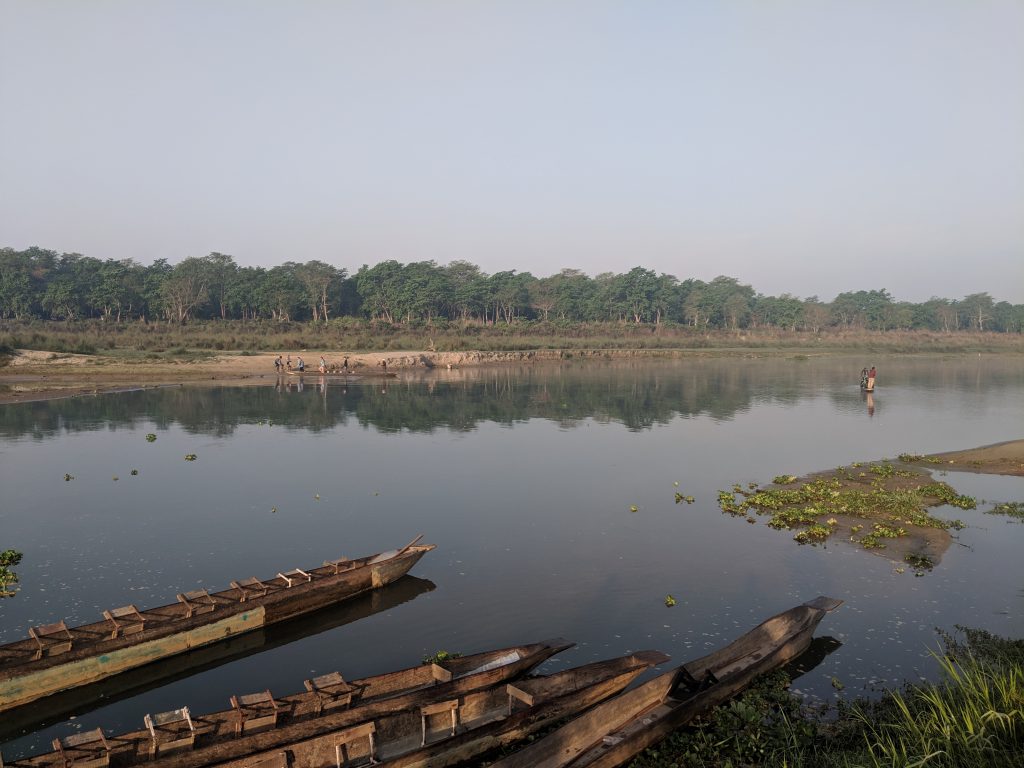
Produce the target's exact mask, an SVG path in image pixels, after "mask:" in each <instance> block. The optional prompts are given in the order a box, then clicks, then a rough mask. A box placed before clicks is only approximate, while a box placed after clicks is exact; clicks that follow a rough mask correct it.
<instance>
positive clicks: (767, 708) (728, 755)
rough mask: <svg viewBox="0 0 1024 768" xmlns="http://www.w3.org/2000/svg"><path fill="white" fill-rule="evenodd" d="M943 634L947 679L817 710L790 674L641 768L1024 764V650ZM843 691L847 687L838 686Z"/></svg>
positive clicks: (974, 636) (706, 721)
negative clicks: (792, 688)
mask: <svg viewBox="0 0 1024 768" xmlns="http://www.w3.org/2000/svg"><path fill="white" fill-rule="evenodd" d="M957 631H958V634H957V635H956V636H954V635H950V634H947V633H943V632H940V633H939V636H940V640H941V645H942V650H941V651H940V652H937V653H936V656H937V658H938V661H939V666H940V671H941V676H942V679H941V680H940V681H939V682H937V683H920V684H909V683H908V684H905V685H904V686H903V688H902V689H901V690H899V691H890V692H887V693H885V695H883V696H882V698H881V699H878V700H871V699H866V698H859V699H856V700H854V701H853V702H851V703H843V702H842V701H840V703H839V704H837V705H832V706H824V707H818V708H815V709H808V708H807V707H805V706H803V705H802V703H801V701H802V700H801V699H800V698H798V697H797V696H795V695H793V694H791V693H790V692H789V691H788V685H789V682H790V679H789V676H788V673H787V672H786V671H785V670H782V671H779V672H775V673H772V674H770V675H767V676H765V677H763V678H761V679H760V680H759V681H758V682H757V683H756V684H755V685H754V686H753V687H751V688H750V689H749V690H747V691H746V692H745V693H744V694H743V695H742V696H740V697H738V698H737V699H735V700H734V701H733V702H731V703H730V704H727V705H725V706H722V707H719V708H718V709H717V710H715V711H714V712H712V713H711V714H710V715H708V716H707V717H705V718H703V719H702V720H700V721H698V722H697V723H695V724H694V725H692V726H689V727H687V728H683V729H681V730H679V731H677V732H676V733H674V734H673V735H672V736H670V737H669V738H668V739H666V740H665V741H664V742H663V743H661V744H660V745H658V746H657V747H655V748H652V749H650V750H648V751H647V752H645V753H644V754H643V755H641V756H640V757H638V758H637V759H636V760H634V761H633V762H632V763H631V764H630V765H631V768H698V767H699V768H727V767H738V766H804V767H807V768H854V767H855V766H857V767H861V766H869V767H870V768H882V767H883V766H907V767H909V766H929V768H983V767H984V768H1004V767H1005V768H1011V766H1019V765H1021V764H1022V763H1024V640H1010V639H1005V638H1001V637H998V636H996V635H993V634H990V633H988V632H986V631H984V630H980V629H970V628H965V627H958V628H957ZM833 683H834V684H835V685H836V687H837V688H838V687H840V686H841V683H839V682H838V681H833Z"/></svg>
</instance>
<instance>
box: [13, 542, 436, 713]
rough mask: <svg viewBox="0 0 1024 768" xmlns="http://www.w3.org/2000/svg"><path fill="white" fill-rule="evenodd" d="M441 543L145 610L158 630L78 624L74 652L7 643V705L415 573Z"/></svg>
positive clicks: (73, 632)
mask: <svg viewBox="0 0 1024 768" xmlns="http://www.w3.org/2000/svg"><path fill="white" fill-rule="evenodd" d="M433 548H434V547H433V545H418V546H410V547H409V548H407V549H405V550H400V551H397V552H394V553H391V554H392V556H391V557H388V558H385V559H382V560H378V561H376V562H374V558H367V559H365V562H363V561H357V562H360V564H359V566H358V567H354V568H353V569H352V570H349V571H342V572H340V573H338V574H334V575H330V574H323V573H317V571H318V570H319V571H323V570H324V569H312V570H311V571H310V573H316V574H317V578H315V579H312V580H310V581H308V582H302V583H297V584H295V585H294V586H291V587H289V588H287V589H285V588H282V589H277V590H275V591H273V592H270V593H268V594H266V595H264V596H262V597H257V598H253V599H251V600H248V601H246V602H241V601H240V600H238V598H237V597H235V596H234V594H235V593H234V592H233V590H228V591H225V592H218V593H214V594H213V595H212V596H211V599H212V600H214V602H215V607H214V609H213V610H212V611H210V612H205V613H196V614H195V615H193V616H191V617H188V616H181V615H179V614H180V612H181V611H183V610H184V608H183V605H181V604H178V605H170V606H163V607H161V608H157V609H152V611H143V614H144V615H146V616H147V618H152V624H153V626H152V628H149V627H147V628H146V629H144V630H143V631H141V632H138V633H136V634H132V635H130V636H119V637H109V634H110V627H109V625H108V624H107V623H105V622H97V623H96V624H91V625H85V626H83V627H73V628H71V629H70V630H69V631H70V633H71V635H72V637H75V636H76V635H78V636H81V638H84V640H83V641H82V642H80V643H79V644H78V645H77V646H76V645H75V643H74V642H73V643H72V647H71V650H69V651H67V652H65V653H61V654H59V655H44V656H42V657H41V658H33V653H34V650H35V649H34V646H33V645H32V643H31V642H30V641H18V642H16V643H11V644H8V645H6V646H3V647H2V648H0V651H2V652H3V653H4V660H5V662H6V663H5V664H4V665H3V667H0V711H4V710H7V709H11V708H13V707H17V706H21V705H23V704H28V703H29V702H32V701H35V700H37V699H41V698H44V697H46V696H49V695H52V694H54V693H58V692H60V691H66V690H69V689H72V688H76V687H78V686H82V685H88V684H90V683H95V682H98V681H100V680H103V679H105V678H108V677H111V676H113V675H117V674H120V673H122V672H126V671H128V670H131V669H136V668H139V667H142V666H144V665H146V664H149V663H151V662H154V661H157V660H159V659H165V658H168V657H172V656H176V655H178V654H182V653H186V652H188V651H190V650H193V649H195V648H202V647H205V646H208V645H211V644H213V643H218V642H222V641H224V640H227V639H229V638H232V637H237V636H239V635H242V634H245V633H247V632H252V631H253V630H256V629H260V628H261V627H265V626H268V625H271V624H275V623H277V622H280V621H286V620H288V619H290V618H293V617H296V616H300V615H302V614H305V613H310V612H312V611H315V610H317V609H319V608H322V607H325V606H328V605H332V604H335V603H338V602H340V601H342V600H346V599H348V598H350V597H355V596H356V595H360V594H362V593H364V592H367V591H369V590H372V589H376V588H379V587H382V586H384V585H385V584H390V583H392V582H394V581H397V580H398V579H400V578H401V577H402V576H404V575H405V574H406V573H408V571H409V569H411V568H412V567H413V566H414V565H415V564H416V563H417V562H418V561H419V559H420V558H421V557H422V556H423V555H424V554H425V553H426V552H428V551H430V550H431V549H433ZM376 557H377V558H380V557H382V556H381V555H378V556H376ZM229 595H231V597H229ZM150 614H151V617H150ZM76 639H78V638H76Z"/></svg>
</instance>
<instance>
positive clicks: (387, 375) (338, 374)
mask: <svg viewBox="0 0 1024 768" xmlns="http://www.w3.org/2000/svg"><path fill="white" fill-rule="evenodd" d="M285 373H287V374H288V375H289V376H329V377H332V378H339V379H347V380H349V381H353V380H355V379H394V378H397V377H398V373H397V372H396V371H360V372H358V373H356V372H354V371H349V372H348V373H345V372H343V371H325V372H323V373H321V372H320V371H319V370H317V369H316V368H307V369H306V370H304V371H295V370H292V371H285Z"/></svg>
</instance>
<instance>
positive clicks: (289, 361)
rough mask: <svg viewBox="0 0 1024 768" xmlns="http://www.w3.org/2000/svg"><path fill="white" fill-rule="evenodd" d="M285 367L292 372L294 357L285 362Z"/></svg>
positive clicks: (289, 356)
mask: <svg viewBox="0 0 1024 768" xmlns="http://www.w3.org/2000/svg"><path fill="white" fill-rule="evenodd" d="M285 367H286V368H287V369H288V370H289V371H290V370H291V369H292V356H291V355H288V360H287V361H286V362H285Z"/></svg>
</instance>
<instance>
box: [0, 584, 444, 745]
mask: <svg viewBox="0 0 1024 768" xmlns="http://www.w3.org/2000/svg"><path fill="white" fill-rule="evenodd" d="M433 589H435V585H434V583H433V582H432V581H429V580H427V579H420V578H417V577H416V576H410V575H408V574H406V575H405V576H403V577H402V578H400V579H399V580H398V581H396V582H394V583H393V584H388V585H387V586H384V587H381V588H380V589H373V590H370V591H369V592H364V593H363V594H361V595H356V596H355V597H353V598H350V599H348V600H344V601H342V602H340V603H336V604H334V605H329V606H327V607H325V608H320V609H318V610H316V611H313V612H312V613H307V614H305V615H303V616H299V617H298V618H295V619H292V620H291V621H284V622H280V623H278V624H272V625H271V626H269V627H262V628H260V629H257V630H254V631H252V632H246V633H245V634H244V635H237V636H235V637H231V638H228V639H227V640H225V641H223V642H220V643H215V644H214V645H207V646H205V647H203V648H197V649H196V650H194V651H190V652H188V653H183V654H178V655H177V656H169V657H168V658H166V659H160V660H159V661H154V662H153V663H151V664H147V665H146V666H144V667H139V668H137V669H133V670H130V671H128V672H123V673H121V674H119V675H114V676H113V677H108V678H106V679H104V680H100V681H99V682H96V683H91V684H89V685H82V686H79V687H78V688H72V689H71V690H68V691H62V692H61V693H55V694H52V695H51V696H47V697H46V698H44V699H38V700H37V701H33V702H31V703H29V704H25V705H24V706H21V707H17V708H15V709H12V710H8V711H7V712H5V713H4V715H3V717H0V744H2V743H4V742H5V741H11V740H12V739H15V738H18V737H19V736H24V735H26V734H28V733H31V732H33V731H37V730H39V729H41V728H46V727H48V726H51V725H55V724H57V723H61V722H63V721H65V720H67V719H68V717H69V716H74V717H81V716H82V715H83V714H86V713H88V712H90V711H92V710H94V709H96V708H98V707H105V706H108V705H110V704H112V703H113V702H116V701H120V700H122V699H126V698H128V697H130V696H135V695H138V694H140V693H143V692H145V691H148V690H152V689H153V688H156V687H157V686H160V685H166V684H168V683H170V682H174V681H176V680H182V679H184V678H187V677H189V676H191V675H194V674H198V673H199V672H205V671H207V670H210V669H215V668H217V667H219V666H221V665H223V664H227V663H229V662H232V661H237V660H238V659H242V658H245V657H247V656H252V655H253V654H255V653H262V652H265V651H268V650H270V649H273V648H279V647H281V646H283V645H287V644H289V643H292V642H295V641H297V640H303V639H305V638H307V637H313V636H314V635H318V634H321V633H323V632H328V631H330V630H332V629H336V628H338V627H341V626H344V625H346V624H351V623H352V622H355V621H360V620H362V619H365V618H367V617H369V616H373V615H374V614H377V613H381V612H383V611H388V610H391V609H392V608H395V607H397V606H399V605H401V604H403V603H405V602H408V601H410V600H414V599H415V598H416V597H418V596H419V595H422V594H424V593H426V592H429V591H431V590H433Z"/></svg>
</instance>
